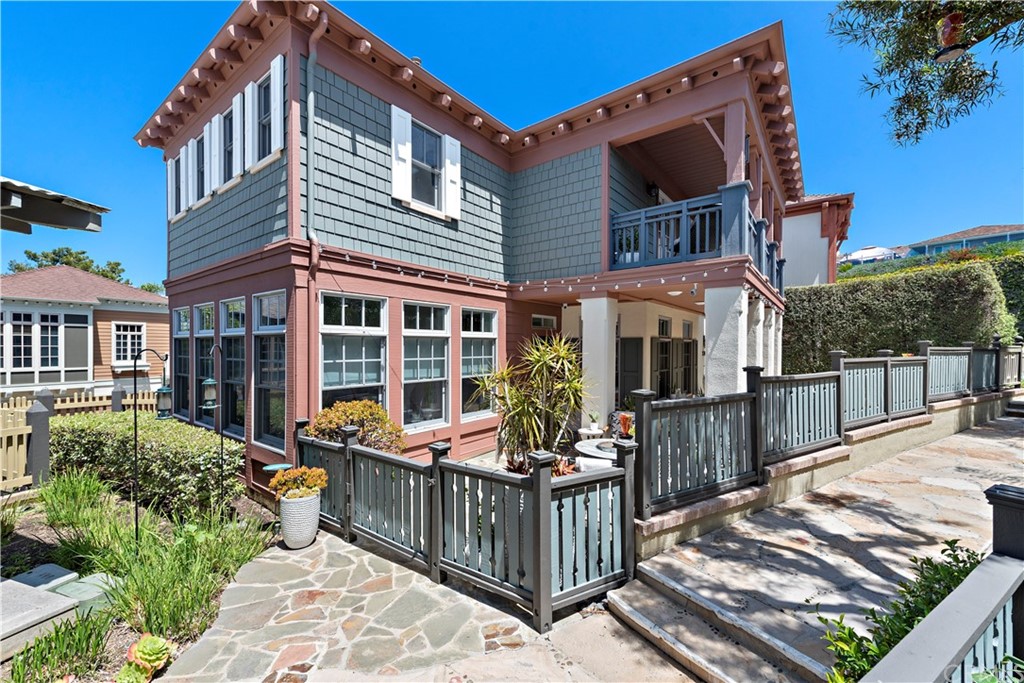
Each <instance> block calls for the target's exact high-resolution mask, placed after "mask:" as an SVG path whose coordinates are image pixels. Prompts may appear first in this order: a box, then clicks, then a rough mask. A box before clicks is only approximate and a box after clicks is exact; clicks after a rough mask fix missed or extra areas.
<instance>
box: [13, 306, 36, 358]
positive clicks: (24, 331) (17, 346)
mask: <svg viewBox="0 0 1024 683" xmlns="http://www.w3.org/2000/svg"><path fill="white" fill-rule="evenodd" d="M11 367H12V368H30V367H32V314H31V313H12V314H11Z"/></svg>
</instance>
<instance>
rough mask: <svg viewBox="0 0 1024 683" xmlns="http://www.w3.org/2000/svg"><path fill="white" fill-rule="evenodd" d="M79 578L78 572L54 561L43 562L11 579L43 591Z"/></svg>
mask: <svg viewBox="0 0 1024 683" xmlns="http://www.w3.org/2000/svg"><path fill="white" fill-rule="evenodd" d="M77 580H78V572H73V571H71V570H70V569H65V568H64V567H62V566H60V565H59V564H53V563H52V562H49V563H47V564H41V565H39V566H38V567H36V568H35V569H30V570H29V571H27V572H22V573H21V574H18V575H17V576H15V577H14V578H12V579H11V581H17V582H18V583H21V584H24V585H26V586H31V587H32V588H38V589H39V590H42V591H52V590H53V589H55V588H59V587H60V586H63V585H64V584H67V583H71V582H72V581H77Z"/></svg>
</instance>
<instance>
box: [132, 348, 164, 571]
mask: <svg viewBox="0 0 1024 683" xmlns="http://www.w3.org/2000/svg"><path fill="white" fill-rule="evenodd" d="M146 352H149V353H152V354H153V355H154V356H156V357H157V358H159V359H160V362H161V363H166V362H167V358H168V356H169V355H170V354H164V355H162V356H161V355H160V353H159V352H157V351H154V350H153V349H139V352H138V353H136V354H135V356H134V357H133V358H132V396H134V397H135V400H133V401H132V413H134V416H133V417H134V429H135V457H134V458H133V460H132V502H134V503H135V554H136V555H138V553H139V359H140V358H142V355H143V354H144V353H146ZM164 370H165V372H164V373H161V374H162V375H163V381H164V385H163V386H162V387H160V388H159V389H157V391H156V410H157V414H156V416H157V419H166V418H168V417H170V416H171V388H170V387H168V386H167V375H166V368H165V369H164Z"/></svg>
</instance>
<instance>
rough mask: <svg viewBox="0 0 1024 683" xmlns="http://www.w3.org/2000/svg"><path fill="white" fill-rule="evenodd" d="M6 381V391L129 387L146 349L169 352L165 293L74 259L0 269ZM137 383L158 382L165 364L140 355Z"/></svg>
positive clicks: (142, 387) (2, 376)
mask: <svg viewBox="0 0 1024 683" xmlns="http://www.w3.org/2000/svg"><path fill="white" fill-rule="evenodd" d="M0 308H2V312H0V328H2V330H3V335H2V343H0V347H2V349H3V353H2V354H0V380H2V381H0V384H3V387H4V393H5V394H31V393H34V392H35V391H36V390H37V389H43V388H46V389H49V390H50V391H52V392H53V393H54V394H59V393H77V392H82V391H91V392H93V393H95V394H96V395H98V396H106V395H109V394H110V392H111V390H112V389H113V388H114V386H115V385H122V386H124V387H125V388H126V389H127V390H128V392H129V393H131V391H132V387H133V384H134V375H133V363H132V359H133V358H134V357H135V354H136V353H138V351H139V350H140V349H145V348H152V349H154V350H155V351H158V352H160V354H162V355H166V353H167V351H168V347H169V341H168V338H169V335H168V327H169V320H168V316H167V299H166V298H164V297H162V296H160V295H159V294H153V293H151V292H146V291H144V290H141V289H138V288H137V287H132V286H130V285H126V284H123V283H120V282H115V281H114V280H111V279H109V278H105V277H102V276H100V275H95V274H93V273H88V272H86V271H84V270H80V269H78V268H72V267H71V266H49V267H46V268H38V269H36V270H27V271H24V272H21V273H15V274H13V275H4V276H3V277H0ZM138 368H139V377H138V379H139V382H138V385H139V391H150V390H153V389H156V388H158V387H159V386H160V381H161V377H162V373H163V369H164V368H163V364H162V363H161V362H160V361H159V360H157V358H156V357H155V356H153V355H152V354H146V356H145V357H143V358H141V359H140V360H139V365H138Z"/></svg>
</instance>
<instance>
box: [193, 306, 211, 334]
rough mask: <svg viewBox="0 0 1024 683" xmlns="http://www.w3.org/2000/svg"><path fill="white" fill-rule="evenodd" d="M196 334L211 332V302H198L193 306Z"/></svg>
mask: <svg viewBox="0 0 1024 683" xmlns="http://www.w3.org/2000/svg"><path fill="white" fill-rule="evenodd" d="M195 312H196V313H195V315H196V336H199V335H204V336H208V335H212V334H213V304H200V305H199V306H196V308H195Z"/></svg>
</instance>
